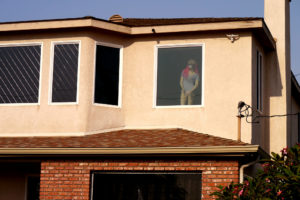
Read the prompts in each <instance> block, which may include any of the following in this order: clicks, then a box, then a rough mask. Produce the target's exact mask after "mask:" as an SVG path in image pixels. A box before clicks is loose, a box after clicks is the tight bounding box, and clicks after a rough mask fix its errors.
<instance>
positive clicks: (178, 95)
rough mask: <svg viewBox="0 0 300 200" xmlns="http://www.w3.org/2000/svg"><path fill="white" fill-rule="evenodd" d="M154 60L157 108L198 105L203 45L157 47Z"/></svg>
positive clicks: (200, 97)
mask: <svg viewBox="0 0 300 200" xmlns="http://www.w3.org/2000/svg"><path fill="white" fill-rule="evenodd" d="M157 57H158V58H157V95H156V105H157V106H176V105H201V103H202V102H201V99H202V80H201V77H202V59H203V58H202V46H196V47H170V48H169V47H168V48H159V49H158V56H157ZM189 63H192V67H191V68H192V69H191V70H190V69H189V68H188V65H189ZM189 71H191V72H189ZM190 91H192V92H191V93H190V94H188V92H190Z"/></svg>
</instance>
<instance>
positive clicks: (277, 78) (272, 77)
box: [251, 47, 283, 153]
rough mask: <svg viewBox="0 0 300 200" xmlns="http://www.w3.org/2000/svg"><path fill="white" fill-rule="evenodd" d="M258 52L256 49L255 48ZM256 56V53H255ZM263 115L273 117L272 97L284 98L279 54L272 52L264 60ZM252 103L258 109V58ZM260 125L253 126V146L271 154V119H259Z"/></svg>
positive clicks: (255, 60)
mask: <svg viewBox="0 0 300 200" xmlns="http://www.w3.org/2000/svg"><path fill="white" fill-rule="evenodd" d="M253 49H254V50H253V51H256V48H255V47H254V48H253ZM253 53H255V54H253V55H256V52H253ZM262 70H263V71H262V114H261V115H265V116H269V115H271V112H270V110H271V109H272V108H271V104H270V99H271V98H272V97H281V96H282V89H283V84H282V79H281V74H280V68H279V60H278V55H277V52H276V51H275V50H274V51H270V52H265V54H264V58H263V69H262ZM252 80H253V81H252V88H254V90H253V92H252V102H253V105H252V106H253V107H254V108H256V107H257V105H256V104H257V92H256V91H257V88H258V87H257V58H256V59H254V63H253V69H252ZM273 109H274V108H273ZM258 122H259V123H253V124H252V140H251V143H252V144H258V145H260V146H261V147H262V148H263V149H264V150H265V151H266V152H267V153H270V137H271V128H270V118H258Z"/></svg>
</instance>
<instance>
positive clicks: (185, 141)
mask: <svg viewBox="0 0 300 200" xmlns="http://www.w3.org/2000/svg"><path fill="white" fill-rule="evenodd" d="M246 145H248V144H246V143H243V142H237V141H235V140H230V139H225V138H221V137H215V136H211V135H207V134H202V133H197V132H193V131H188V130H184V129H152V130H120V131H111V132H105V133H98V134H94V135H87V136H78V137H0V148H133V147H148V148H149V147H150V148H151V147H207V146H246Z"/></svg>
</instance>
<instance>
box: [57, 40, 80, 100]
mask: <svg viewBox="0 0 300 200" xmlns="http://www.w3.org/2000/svg"><path fill="white" fill-rule="evenodd" d="M78 47H79V44H56V45H55V46H54V60H53V80H52V102H76V97H77V79H78V77H77V74H78Z"/></svg>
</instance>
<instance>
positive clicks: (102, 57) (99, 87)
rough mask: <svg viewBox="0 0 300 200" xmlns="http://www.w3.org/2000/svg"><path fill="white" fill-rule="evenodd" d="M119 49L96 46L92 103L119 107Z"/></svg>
mask: <svg viewBox="0 0 300 200" xmlns="http://www.w3.org/2000/svg"><path fill="white" fill-rule="evenodd" d="M119 70H120V48H115V47H110V46H104V45H97V46H96V73H95V74H96V75H95V94H94V103H99V104H108V105H116V106H118V105H119Z"/></svg>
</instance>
